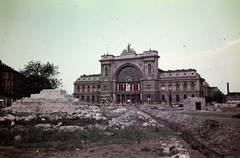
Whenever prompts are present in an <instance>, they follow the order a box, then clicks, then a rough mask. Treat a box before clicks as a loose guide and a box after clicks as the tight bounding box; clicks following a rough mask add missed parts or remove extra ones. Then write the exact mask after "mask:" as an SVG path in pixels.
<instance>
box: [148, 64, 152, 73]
mask: <svg viewBox="0 0 240 158" xmlns="http://www.w3.org/2000/svg"><path fill="white" fill-rule="evenodd" d="M148 74H152V66H151V64H150V63H149V64H148Z"/></svg>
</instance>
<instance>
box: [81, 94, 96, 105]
mask: <svg viewBox="0 0 240 158" xmlns="http://www.w3.org/2000/svg"><path fill="white" fill-rule="evenodd" d="M77 98H79V96H77ZM98 100H99V96H97V97H95V96H94V95H93V96H92V98H91V100H90V97H89V96H87V97H86V98H84V96H82V98H81V101H86V102H90V101H91V102H93V103H94V102H97V101H98Z"/></svg>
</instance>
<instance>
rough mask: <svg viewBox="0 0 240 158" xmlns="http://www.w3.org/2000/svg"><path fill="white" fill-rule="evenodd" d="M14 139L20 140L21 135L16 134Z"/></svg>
mask: <svg viewBox="0 0 240 158" xmlns="http://www.w3.org/2000/svg"><path fill="white" fill-rule="evenodd" d="M14 139H15V140H16V141H20V140H22V137H21V136H20V135H16V136H15V137H14Z"/></svg>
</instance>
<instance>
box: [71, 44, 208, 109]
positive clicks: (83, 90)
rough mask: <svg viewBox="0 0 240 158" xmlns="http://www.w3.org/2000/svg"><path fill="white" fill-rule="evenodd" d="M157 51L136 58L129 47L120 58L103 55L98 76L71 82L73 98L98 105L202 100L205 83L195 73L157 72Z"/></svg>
mask: <svg viewBox="0 0 240 158" xmlns="http://www.w3.org/2000/svg"><path fill="white" fill-rule="evenodd" d="M159 58H160V56H159V55H158V51H156V50H149V51H144V52H143V53H140V54H137V53H136V52H135V50H134V49H132V48H130V45H128V47H127V49H124V50H123V52H122V53H121V54H120V56H114V55H109V54H107V55H102V56H101V59H100V60H99V61H100V63H101V73H100V74H93V75H82V76H80V77H79V78H78V79H77V80H76V81H75V82H74V93H73V96H74V97H75V98H79V99H80V100H81V101H84V102H91V103H97V102H102V101H106V100H107V102H112V103H137V104H143V103H155V104H159V103H166V104H173V105H174V104H183V99H185V98H187V97H205V94H204V82H205V80H204V79H203V78H201V76H200V75H199V74H198V73H197V71H196V70H195V69H187V70H183V69H182V70H168V71H164V70H161V69H159V68H158V60H159Z"/></svg>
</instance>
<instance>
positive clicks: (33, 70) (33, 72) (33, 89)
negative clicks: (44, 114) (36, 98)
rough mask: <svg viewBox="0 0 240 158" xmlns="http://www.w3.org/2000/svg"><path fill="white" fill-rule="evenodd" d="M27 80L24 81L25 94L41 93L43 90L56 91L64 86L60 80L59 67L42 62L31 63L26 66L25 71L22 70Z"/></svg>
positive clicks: (23, 89)
mask: <svg viewBox="0 0 240 158" xmlns="http://www.w3.org/2000/svg"><path fill="white" fill-rule="evenodd" d="M20 73H22V74H23V75H24V76H26V79H25V80H24V81H23V85H22V86H21V87H22V91H23V94H25V95H26V96H29V95H30V94H35V93H39V92H40V91H41V90H43V89H56V88H58V87H60V86H62V80H61V79H59V78H58V75H59V74H60V73H59V72H58V66H55V65H53V64H50V63H49V62H47V64H42V63H41V62H40V61H36V62H34V61H30V62H29V63H28V64H27V65H24V69H23V70H20Z"/></svg>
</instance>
